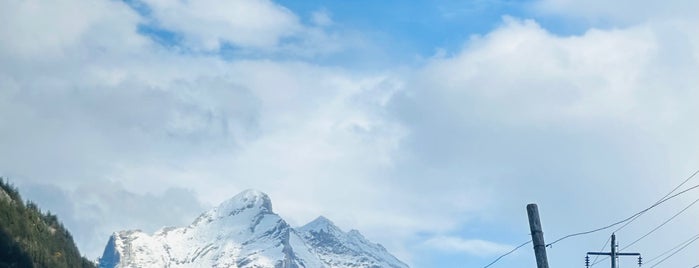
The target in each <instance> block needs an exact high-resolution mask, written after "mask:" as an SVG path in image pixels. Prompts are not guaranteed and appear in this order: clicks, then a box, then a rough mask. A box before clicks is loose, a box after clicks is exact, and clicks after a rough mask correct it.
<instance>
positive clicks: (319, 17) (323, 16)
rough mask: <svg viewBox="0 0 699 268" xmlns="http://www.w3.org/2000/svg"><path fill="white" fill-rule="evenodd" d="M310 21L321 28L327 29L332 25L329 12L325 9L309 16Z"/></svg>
mask: <svg viewBox="0 0 699 268" xmlns="http://www.w3.org/2000/svg"><path fill="white" fill-rule="evenodd" d="M311 20H312V21H313V24H315V25H318V26H321V27H327V26H330V25H332V24H333V20H332V18H331V17H330V12H328V11H327V10H325V9H321V10H316V11H314V12H313V14H311Z"/></svg>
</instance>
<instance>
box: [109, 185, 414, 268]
mask: <svg viewBox="0 0 699 268" xmlns="http://www.w3.org/2000/svg"><path fill="white" fill-rule="evenodd" d="M331 229H332V230H331ZM100 267H105V268H112V267H232V268H262V267H274V268H300V267H306V268H331V267H407V265H405V264H403V263H402V262H400V261H398V260H397V259H396V258H395V257H393V256H392V255H391V254H390V253H388V252H387V251H386V250H385V249H384V248H383V247H381V246H380V245H378V244H373V243H371V242H369V241H367V240H366V239H364V238H363V237H362V236H361V234H359V233H358V232H356V231H350V232H349V233H344V232H342V231H341V230H340V229H339V228H337V227H335V226H334V225H333V224H332V223H331V222H330V221H329V220H327V219H325V218H322V217H321V218H319V220H315V221H313V222H311V223H309V224H307V225H306V226H304V227H301V228H299V229H298V230H296V229H294V228H291V227H290V226H289V224H287V223H286V221H284V220H283V219H282V218H281V217H279V215H277V214H274V212H273V211H272V202H271V201H270V199H269V197H268V196H267V195H266V194H264V193H262V192H259V191H254V190H248V191H244V192H242V193H240V194H238V195H236V196H235V197H233V198H232V199H230V200H228V201H226V202H224V203H222V204H221V205H219V206H218V207H216V208H214V209H212V210H210V211H207V212H205V213H203V214H202V215H201V216H199V217H198V218H197V219H196V220H195V221H194V222H193V223H192V224H191V225H189V226H187V227H183V228H172V227H170V228H164V229H161V230H160V231H158V232H156V233H155V234H153V235H148V234H146V233H143V232H141V231H139V230H134V231H121V232H117V233H115V234H113V235H112V236H111V237H110V239H109V242H108V243H107V246H106V247H105V250H104V254H103V256H102V258H101V259H100Z"/></svg>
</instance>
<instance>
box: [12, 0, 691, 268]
mask: <svg viewBox="0 0 699 268" xmlns="http://www.w3.org/2000/svg"><path fill="white" fill-rule="evenodd" d="M74 10H81V11H83V13H81V14H79V15H76V14H75V12H74ZM694 10H697V3H695V2H692V1H669V2H662V3H660V2H655V1H630V0H629V1H616V2H613V3H610V2H608V1H601V0H599V1H597V0H594V1H585V2H574V1H566V0H537V1H533V0H532V1H436V0H434V1H427V0H425V1H411V2H410V3H406V2H404V1H378V2H377V1H267V0H235V1H233V0H231V1H223V0H206V1H204V0H202V1H189V2H188V1H156V0H142V1H126V2H123V1H93V0H85V1H82V0H80V1H78V0H70V1H68V0H66V1H55V2H51V3H38V2H35V1H6V2H3V3H2V4H0V16H1V17H3V18H4V20H5V21H6V22H5V23H3V24H2V25H0V41H1V42H0V130H1V131H0V148H3V150H2V151H3V153H2V155H0V175H2V176H5V177H9V178H10V179H11V181H12V182H13V183H15V184H17V185H18V186H19V187H20V189H21V191H22V192H23V194H24V195H25V196H26V197H27V198H29V199H32V200H35V201H36V202H37V203H38V204H40V205H41V206H42V207H45V208H47V209H50V210H51V211H53V212H55V213H57V214H58V216H59V217H60V218H61V219H63V221H64V222H65V224H66V225H67V226H68V228H70V229H71V230H72V232H73V233H74V236H75V238H76V241H77V243H78V245H79V247H80V249H81V251H82V252H84V253H85V254H87V255H88V256H89V257H91V258H95V257H97V256H99V254H100V253H101V251H102V249H103V246H104V244H105V243H106V240H107V238H108V236H109V235H110V234H111V232H114V231H117V230H124V229H143V230H146V231H149V232H154V231H156V230H157V229H158V228H161V227H162V226H166V225H175V226H178V225H180V226H181V225H186V224H189V223H190V222H191V221H192V220H193V219H194V218H195V217H196V216H197V215H198V213H200V212H201V211H203V210H205V209H207V208H210V207H212V206H214V205H216V204H218V203H220V202H221V201H223V200H225V199H227V198H230V197H232V196H233V195H235V194H237V193H238V192H240V191H242V190H244V189H248V188H255V189H259V190H262V191H264V192H266V193H268V194H269V195H270V196H271V198H272V201H273V203H274V208H275V211H276V212H277V213H279V214H280V215H281V216H282V217H284V218H285V219H287V220H288V221H289V222H290V224H292V225H296V226H298V225H302V224H304V223H306V222H308V221H310V220H312V219H314V218H316V217H317V216H318V215H324V216H326V217H328V218H330V219H332V220H333V221H334V222H335V223H337V224H338V225H339V226H340V227H341V228H343V229H345V230H348V229H358V230H360V231H361V232H362V233H363V234H364V235H365V236H366V237H368V238H369V239H371V240H373V241H376V242H379V243H381V244H383V245H385V246H386V247H387V248H388V249H389V250H390V251H391V252H393V253H394V254H395V255H397V256H398V257H399V258H401V259H402V260H404V261H405V262H407V263H409V264H410V265H411V267H482V266H483V265H485V264H487V263H489V262H490V261H491V260H493V259H494V258H495V257H497V256H498V255H499V254H501V253H503V252H506V251H508V250H509V248H511V247H512V246H514V245H517V244H518V243H520V242H522V241H525V240H527V239H528V226H527V221H526V213H525V206H526V204H528V203H531V202H536V203H538V204H539V208H540V210H541V212H542V220H543V225H544V228H545V230H544V231H545V235H546V240H548V241H551V240H552V239H555V238H557V237H560V236H562V235H565V234H568V233H571V232H576V231H581V230H587V229H590V228H595V227H598V226H602V225H605V224H607V223H610V222H612V221H615V220H619V219H622V218H624V217H626V216H628V215H631V214H633V213H634V212H635V211H638V210H640V209H643V208H644V207H645V206H648V205H650V204H652V203H653V202H655V201H656V200H657V199H658V198H660V197H661V196H663V195H664V194H665V193H667V192H668V191H670V190H671V189H672V188H673V187H674V186H675V185H676V184H677V183H679V182H680V181H682V180H683V179H684V178H685V177H686V176H688V175H689V174H691V173H692V172H693V171H694V170H696V169H697V168H698V166H697V165H698V164H697V163H699V154H697V151H698V150H699V142H697V140H696V136H697V135H699V127H698V126H697V124H696V122H697V119H699V118H697V115H698V114H699V109H698V108H697V106H696V100H697V99H699V80H697V76H696V73H697V71H699V39H698V37H697V35H696V34H695V32H696V30H695V29H696V26H697V24H698V21H697V19H696V16H695V14H694V12H693V11H694ZM693 183H694V184H696V180H694V181H693ZM694 184H692V185H694ZM696 196H697V195H696V194H695V193H692V194H687V195H684V196H682V197H681V198H678V199H677V200H674V201H673V202H668V203H667V204H664V205H663V206H661V207H658V209H655V210H653V211H652V213H648V214H647V215H644V217H642V218H640V219H639V220H638V221H636V222H635V223H634V224H632V225H630V226H629V227H628V228H627V229H625V230H623V231H621V232H620V233H619V234H618V238H619V240H620V244H622V245H623V243H625V242H629V241H632V240H631V239H634V238H636V237H639V236H641V235H642V234H644V233H645V232H646V231H647V230H649V229H651V228H653V227H654V226H655V225H657V224H659V223H661V222H662V221H663V220H665V219H666V218H668V217H669V216H671V215H672V214H673V213H675V212H676V211H678V210H679V209H681V208H682V207H684V206H685V205H686V204H688V203H690V202H691V201H692V200H694V199H695V198H696ZM173 211H175V213H173ZM697 219H699V214H697V210H689V211H688V212H687V213H685V214H683V215H682V216H681V217H678V218H677V219H675V220H673V222H672V225H671V226H670V225H668V226H667V227H666V228H663V229H661V230H659V233H658V234H657V235H654V236H651V237H649V238H647V239H648V240H645V242H640V243H639V244H638V245H636V246H634V247H633V248H630V250H634V251H639V252H642V253H643V254H644V257H646V258H651V257H653V256H655V255H656V254H658V253H660V252H662V251H664V250H665V249H668V248H670V247H672V246H674V245H675V244H676V243H679V242H680V241H682V240H684V239H685V238H686V237H689V236H691V235H693V234H694V233H696V232H697V231H699V230H697V228H696V221H697ZM608 235H609V233H605V232H600V233H595V234H592V235H589V236H584V237H578V238H575V239H570V240H566V241H563V242H561V243H560V244H557V245H556V246H555V247H554V248H551V249H549V258H550V261H551V264H552V266H564V267H566V266H574V265H582V264H583V261H582V260H583V258H584V252H587V251H593V250H598V249H599V247H600V246H601V245H602V243H603V242H604V241H605V240H606V238H607V237H608ZM650 242H652V243H650ZM696 251H697V245H693V246H691V247H689V248H688V249H687V251H686V252H683V253H680V254H678V255H676V256H675V257H673V258H671V259H669V260H668V261H667V262H666V263H665V264H667V265H669V266H671V267H691V266H693V265H696V264H697V263H699V259H697V257H696V256H692V254H688V253H689V252H696ZM532 255H533V254H532V252H531V247H524V248H522V249H521V250H519V251H517V252H516V253H515V254H513V255H510V256H508V257H507V258H505V259H503V261H502V262H500V263H498V265H497V266H493V267H522V266H524V265H529V266H531V265H532V264H533V256H532ZM631 264H633V263H632V262H629V263H628V264H624V265H631Z"/></svg>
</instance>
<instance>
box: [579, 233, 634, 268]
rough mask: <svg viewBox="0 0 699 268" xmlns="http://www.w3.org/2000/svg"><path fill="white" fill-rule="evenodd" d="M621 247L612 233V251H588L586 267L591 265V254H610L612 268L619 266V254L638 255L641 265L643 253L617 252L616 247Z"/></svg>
mask: <svg viewBox="0 0 699 268" xmlns="http://www.w3.org/2000/svg"><path fill="white" fill-rule="evenodd" d="M617 247H619V245H617V243H616V235H615V234H614V233H612V250H611V251H610V252H588V253H587V255H588V256H585V267H590V256H589V255H604V256H609V258H610V259H612V268H617V267H619V266H617V261H619V256H638V267H641V264H642V258H641V253H622V252H617V250H616V248H617Z"/></svg>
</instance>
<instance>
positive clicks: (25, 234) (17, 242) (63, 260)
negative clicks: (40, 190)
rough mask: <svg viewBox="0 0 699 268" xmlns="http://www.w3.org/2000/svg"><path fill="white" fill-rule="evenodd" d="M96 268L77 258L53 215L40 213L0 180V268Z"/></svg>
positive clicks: (14, 189)
mask: <svg viewBox="0 0 699 268" xmlns="http://www.w3.org/2000/svg"><path fill="white" fill-rule="evenodd" d="M5 267H37V268H38V267H51V268H54V267H56V268H59V267H70V268H75V267H95V265H94V264H93V263H92V262H90V261H89V260H87V259H85V258H83V257H81V256H80V252H79V251H78V248H77V247H76V246H75V243H73V237H72V236H71V235H70V232H68V230H66V229H65V227H63V224H61V222H60V221H58V218H57V217H56V215H52V214H51V213H50V212H46V213H44V212H42V211H41V209H40V208H39V207H38V206H37V205H36V204H34V203H32V202H31V201H27V202H26V203H25V202H24V201H23V200H22V197H21V196H20V194H19V192H18V190H17V189H16V188H15V187H13V186H12V185H10V184H9V183H7V182H6V181H5V180H4V179H3V178H0V268H5Z"/></svg>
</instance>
